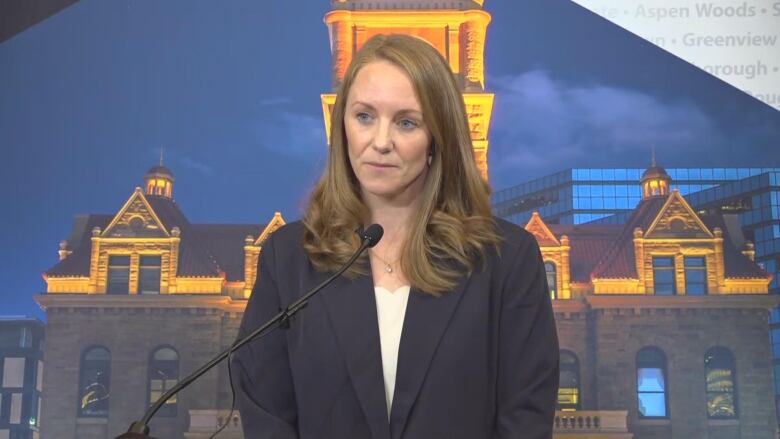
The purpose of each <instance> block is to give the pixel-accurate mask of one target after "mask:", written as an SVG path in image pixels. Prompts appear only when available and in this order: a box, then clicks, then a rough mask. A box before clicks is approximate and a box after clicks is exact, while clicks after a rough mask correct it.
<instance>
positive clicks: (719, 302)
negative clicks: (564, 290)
mask: <svg viewBox="0 0 780 439" xmlns="http://www.w3.org/2000/svg"><path fill="white" fill-rule="evenodd" d="M585 300H586V302H587V304H588V305H589V307H590V308H591V309H630V308H633V309H662V308H668V309H680V308H688V309H693V308H711V309H756V308H760V309H766V310H770V309H772V308H774V307H775V306H777V305H778V304H780V295H767V294H728V295H726V294H723V295H720V294H711V295H707V296H651V295H616V294H610V295H603V296H599V295H590V296H587V297H586V299H585Z"/></svg>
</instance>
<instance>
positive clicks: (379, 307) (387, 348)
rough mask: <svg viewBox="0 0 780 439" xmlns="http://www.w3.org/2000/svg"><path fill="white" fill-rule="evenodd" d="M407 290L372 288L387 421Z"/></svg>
mask: <svg viewBox="0 0 780 439" xmlns="http://www.w3.org/2000/svg"><path fill="white" fill-rule="evenodd" d="M409 289H410V287H409V285H405V286H402V287H399V288H398V289H397V290H395V291H392V292H391V291H389V290H388V289H386V288H383V287H374V296H375V297H376V315H377V320H378V322H379V343H380V345H381V347H382V372H383V374H384V378H385V398H386V401H387V419H388V421H389V420H390V407H392V405H393V393H394V392H395V372H396V370H397V368H398V347H399V346H400V344H401V329H403V327H404V316H405V315H406V303H407V301H408V300H409Z"/></svg>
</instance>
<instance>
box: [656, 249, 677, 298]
mask: <svg viewBox="0 0 780 439" xmlns="http://www.w3.org/2000/svg"><path fill="white" fill-rule="evenodd" d="M653 284H654V286H655V294H656V295H657V296H673V295H675V294H677V284H676V282H675V280H674V257H672V256H653Z"/></svg>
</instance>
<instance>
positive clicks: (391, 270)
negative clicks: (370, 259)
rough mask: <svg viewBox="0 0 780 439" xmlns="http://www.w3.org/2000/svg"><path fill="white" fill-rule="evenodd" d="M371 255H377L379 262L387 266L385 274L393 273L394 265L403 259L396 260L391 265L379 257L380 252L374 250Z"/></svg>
mask: <svg viewBox="0 0 780 439" xmlns="http://www.w3.org/2000/svg"><path fill="white" fill-rule="evenodd" d="M371 253H372V254H374V255H376V257H377V258H379V260H380V261H382V262H383V263H384V264H385V272H387V273H392V272H393V265H395V264H396V263H397V262H398V261H399V260H401V258H398V259H396V260H395V262H393V263H392V264H391V263H389V262H387V261H386V260H385V258H383V257H381V256H379V252H377V251H374V250H372V251H371Z"/></svg>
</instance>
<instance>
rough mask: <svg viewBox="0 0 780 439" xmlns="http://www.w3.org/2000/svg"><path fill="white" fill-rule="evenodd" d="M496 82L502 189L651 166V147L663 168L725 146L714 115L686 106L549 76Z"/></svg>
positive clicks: (493, 154)
mask: <svg viewBox="0 0 780 439" xmlns="http://www.w3.org/2000/svg"><path fill="white" fill-rule="evenodd" d="M490 83H491V85H492V86H493V88H494V91H495V94H496V100H495V105H494V111H493V122H492V126H491V146H490V148H491V149H490V164H491V176H492V178H493V180H494V182H497V183H499V184H503V185H511V184H517V183H519V182H520V181H524V180H526V179H527V178H524V177H523V178H520V179H518V177H517V176H518V175H523V176H527V177H535V176H539V175H544V174H547V173H551V172H554V171H558V170H561V169H565V168H567V167H575V166H604V167H608V166H647V165H649V162H650V150H651V147H655V148H656V155H657V157H658V159H659V163H660V164H661V165H662V166H663V165H666V166H668V167H672V166H674V165H678V164H680V163H681V162H683V163H684V162H693V161H694V160H695V159H696V158H697V157H698V158H699V161H700V159H701V156H702V155H706V154H708V150H709V149H711V148H713V147H716V148H717V147H720V146H722V145H723V144H724V140H723V138H722V135H721V134H719V132H718V130H717V128H716V127H715V126H714V124H713V123H712V121H711V120H710V119H709V118H708V117H707V115H706V114H705V113H704V112H703V111H702V110H701V109H699V108H698V107H697V106H695V105H693V104H692V103H690V102H687V101H684V100H663V99H660V98H658V97H656V96H652V95H649V94H647V93H643V92H640V91H637V90H630V89H624V88H618V87H612V86H609V85H600V84H596V85H588V86H583V85H573V84H567V83H565V82H563V81H557V80H555V79H554V78H552V77H551V76H550V75H549V74H548V73H547V72H546V71H544V70H533V71H529V72H526V73H523V74H521V75H518V76H504V77H498V78H493V79H492V80H491V82H490ZM688 159H690V160H688ZM502 180H506V181H502ZM498 187H501V186H498Z"/></svg>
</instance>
